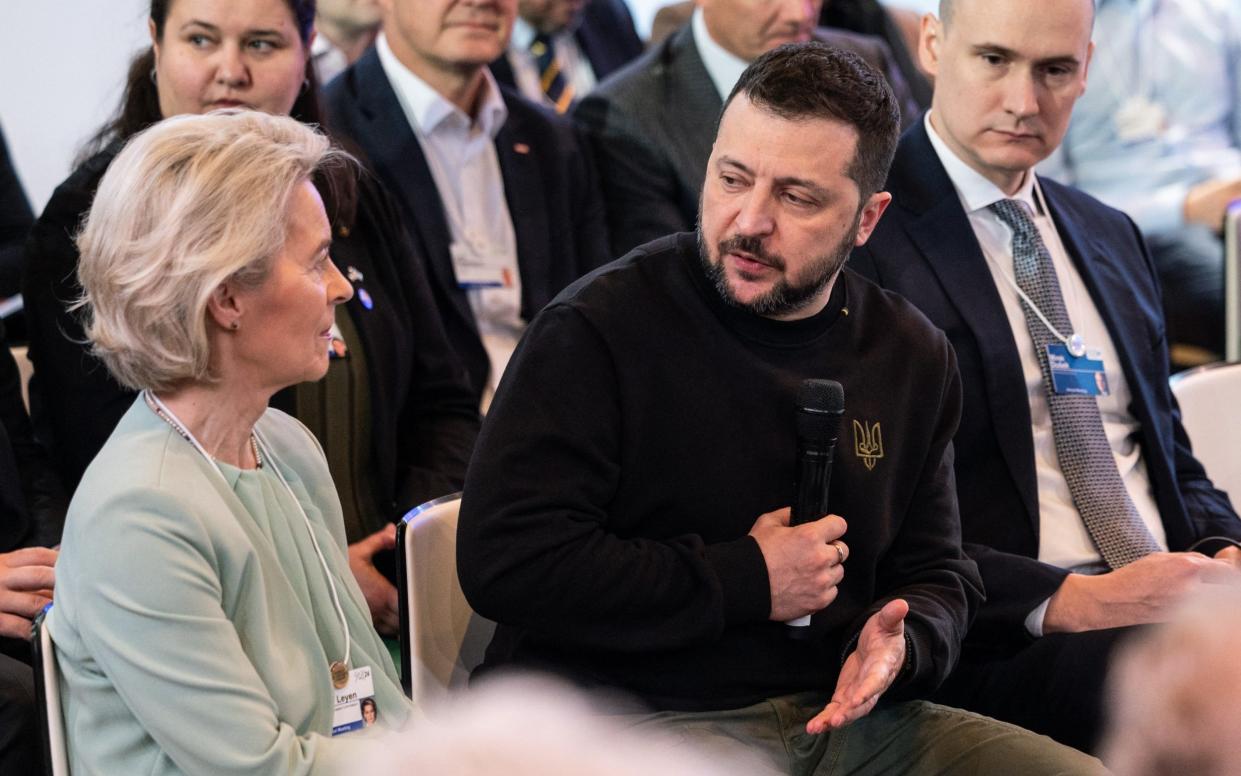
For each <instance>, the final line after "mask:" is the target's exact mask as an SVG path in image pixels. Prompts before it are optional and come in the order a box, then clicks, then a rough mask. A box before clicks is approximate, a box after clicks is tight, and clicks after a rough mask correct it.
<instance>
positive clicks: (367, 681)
mask: <svg viewBox="0 0 1241 776" xmlns="http://www.w3.org/2000/svg"><path fill="white" fill-rule="evenodd" d="M332 696H333V698H334V699H335V702H336V708H335V711H333V713H332V735H334V736H339V735H341V734H344V733H350V732H352V731H354V730H361V729H362V728H364V727H369V726H371V725H373V724H375V721H376V720H378V719H379V705H378V704H377V703H376V702H375V682H374V679H373V678H372V677H371V667H370V666H362V667H361V668H355V669H353V670H352V671H350V672H349V681H348V682H346V683H345V686H344V687H341V688H340V689H339V690H338V689H336V688H332Z"/></svg>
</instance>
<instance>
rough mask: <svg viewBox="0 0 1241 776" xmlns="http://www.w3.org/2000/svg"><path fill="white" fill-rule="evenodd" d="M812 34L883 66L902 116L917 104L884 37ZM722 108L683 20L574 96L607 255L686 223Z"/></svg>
mask: <svg viewBox="0 0 1241 776" xmlns="http://www.w3.org/2000/svg"><path fill="white" fill-rule="evenodd" d="M817 36H818V38H819V39H820V40H822V41H824V42H826V43H830V44H832V45H835V46H839V47H840V48H843V49H847V50H849V51H852V52H854V53H856V54H858V55H860V56H861V57H862V58H863V59H865V60H866V61H867V62H869V63H870V64H871V65H872V66H874V67H875V68H877V69H878V70H880V71H881V72H883V73H884V74H886V75H887V77H888V81H889V83H890V84H891V85H892V90H893V92H895V94H896V97H897V102H898V103H899V104H900V105H901V106H902V114H903V116H904V121H905V122H906V123H908V122H910V121H912V120H913V119H915V118H916V117H917V116H918V115H919V114H920V113H921V111H920V109H919V108H918V107H917V105H916V104H915V103H914V102H913V99H912V97H910V96H909V90H908V89H907V88H906V86H905V82H904V79H903V78H902V77H901V75H900V71H899V70H897V69H896V68H895V67H894V66H893V65H892V62H891V55H890V53H889V52H888V48H887V46H885V45H884V43H883V41H881V40H879V39H878V38H873V37H871V36H867V35H857V34H854V33H851V32H844V31H841V30H828V29H820V30H819V31H818V33H817ZM723 107H724V101H723V100H722V99H720V95H719V92H718V91H716V88H715V84H714V82H712V80H711V76H710V75H708V74H707V68H706V66H705V65H704V64H703V62H702V56H701V55H700V54H699V52H698V46H697V45H696V44H695V43H694V35H693V31H692V27H691V25H688V24H687V25H685V26H684V27H682V28H681V29H680V30H678V31H677V32H676V33H674V34H673V35H672V36H671V37H669V38H668V39H667V40H664V41H662V42H661V43H659V44H658V45H656V46H654V47H653V48H651V49H650V50H649V51H647V52H646V53H645V54H644V55H642V56H641V57H640V58H639V59H637V60H635V61H634V62H631V63H630V64H628V65H626V66H625V67H624V68H623V69H621V70H620V71H619V72H617V73H615V74H614V75H613V76H612V77H611V78H609V79H607V80H606V81H604V82H603V83H601V84H599V86H597V87H596V88H595V90H594V91H592V92H591V93H590V94H588V95H586V96H585V97H583V98H582V100H581V101H580V102H579V103H578V104H577V107H576V108H575V109H574V111H573V115H574V117H575V118H577V119H578V120H579V121H581V122H582V123H583V124H584V125H585V126H586V127H587V128H588V129H589V130H590V134H591V140H592V141H593V142H592V145H593V147H594V152H595V158H596V160H597V162H598V165H599V175H600V180H601V181H602V184H603V195H604V198H605V200H606V202H607V214H608V231H609V233H610V234H611V236H612V252H613V253H614V254H615V255H617V256H620V255H622V254H624V253H626V252H627V251H629V250H630V249H631V248H634V247H636V246H638V245H642V244H643V243H646V242H649V241H651V240H654V239H656V238H659V237H663V236H664V235H666V234H671V233H673V232H687V231H693V229H694V225H695V224H696V223H697V220H698V195H699V192H700V191H701V190H702V181H703V178H704V177H705V176H706V173H707V160H708V159H710V157H711V146H712V145H713V144H714V143H715V133H716V128H717V126H718V124H719V117H720V111H721V109H722V108H723Z"/></svg>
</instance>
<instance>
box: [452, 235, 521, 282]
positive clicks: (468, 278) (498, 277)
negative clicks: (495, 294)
mask: <svg viewBox="0 0 1241 776" xmlns="http://www.w3.org/2000/svg"><path fill="white" fill-rule="evenodd" d="M449 253H451V255H452V269H453V272H454V273H456V275H457V285H459V286H461V287H462V288H512V287H513V272H512V270H511V269H510V268H509V267H507V266H505V265H504V262H503V259H502V258H500V257H499V256H498V255H495V254H493V253H491V252H490V251H481V250H475V249H474V248H471V247H470V246H469V245H467V244H465V243H460V242H455V243H453V244H452V245H451V246H450V247H449Z"/></svg>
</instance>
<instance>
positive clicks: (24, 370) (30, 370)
mask: <svg viewBox="0 0 1241 776" xmlns="http://www.w3.org/2000/svg"><path fill="white" fill-rule="evenodd" d="M26 350H27V348H26V346H25V345H17V346H14V347H11V348H9V352H10V353H12V354H13V361H14V362H16V363H17V373H18V374H19V375H21V378H22V402H24V403H25V405H26V412H30V378H31V376H33V375H34V364H32V363H30V356H28V355H27V354H26Z"/></svg>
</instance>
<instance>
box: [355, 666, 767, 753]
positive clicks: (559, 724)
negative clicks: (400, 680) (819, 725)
mask: <svg viewBox="0 0 1241 776" xmlns="http://www.w3.org/2000/svg"><path fill="white" fill-rule="evenodd" d="M430 711H431V713H429V714H428V715H427V719H426V721H425V722H420V723H419V725H418V727H416V728H414V729H413V730H411V731H409V732H405V733H397V734H393V735H391V736H389V737H387V738H386V739H385V741H386V742H387V745H386V746H385V747H384V749H383V754H381V755H379V754H377V755H376V756H374V757H373V758H371V760H370V761H369V762H368V761H363V762H362V763H359V766H360V767H359V769H358V770H355V771H354V772H355V773H366V774H374V776H403V775H404V774H415V773H427V774H452V775H453V776H494V774H505V775H506V776H579V774H590V776H743V775H744V776H768V774H771V773H772V772H771V771H769V770H766V769H765V768H764V767H763V766H762V765H761V764H760V763H759V762H758V760H757V758H755V757H754V755H753V754H751V753H749V752H747V751H746V750H745V749H744V748H742V747H741V746H740V745H738V746H736V747H735V748H734V749H733V750H732V751H730V752H728V754H727V756H726V757H721V756H708V755H707V754H706V753H705V752H701V753H700V752H698V751H696V750H694V749H691V748H689V747H685V746H682V745H680V742H679V741H678V740H676V738H675V737H670V736H668V735H666V734H662V733H658V732H655V731H651V730H646V729H636V728H634V727H632V726H631V725H630V724H628V722H627V721H626V720H625V719H624V718H623V717H611V718H609V717H607V716H603V715H600V714H599V708H598V706H597V705H596V704H595V702H594V701H592V700H591V699H589V698H588V697H586V696H583V695H580V694H578V693H577V692H575V691H573V690H571V689H570V688H569V687H568V686H567V685H563V684H560V683H558V682H555V681H551V680H548V679H541V678H539V679H536V678H531V677H520V678H506V679H502V680H496V681H492V682H487V683H485V684H483V685H482V687H481V688H479V689H472V690H471V691H470V692H469V693H467V694H463V695H459V696H455V697H454V698H453V699H451V700H450V701H449V702H448V703H446V704H445V705H442V706H439V707H436V708H434V709H431V710H430Z"/></svg>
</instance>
